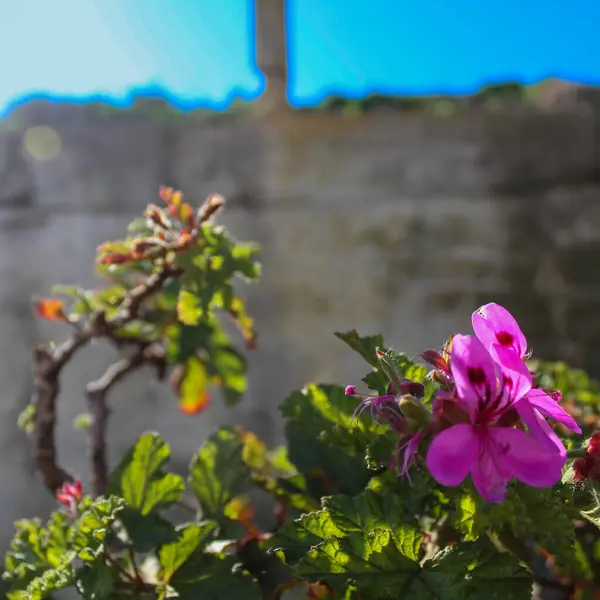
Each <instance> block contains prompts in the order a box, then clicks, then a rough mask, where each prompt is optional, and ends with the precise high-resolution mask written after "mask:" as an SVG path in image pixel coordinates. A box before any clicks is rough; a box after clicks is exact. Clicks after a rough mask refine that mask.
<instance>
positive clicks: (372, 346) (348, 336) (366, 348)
mask: <svg viewBox="0 0 600 600" xmlns="http://www.w3.org/2000/svg"><path fill="white" fill-rule="evenodd" d="M335 336H336V337H338V338H339V339H340V340H342V342H345V343H346V344H348V346H350V348H352V350H354V351H355V352H358V353H359V354H360V355H361V356H362V357H363V358H364V359H365V360H366V361H367V362H368V363H369V364H370V365H371V366H372V367H375V368H377V367H378V366H379V359H378V358H377V354H376V352H375V350H377V348H382V347H383V337H382V336H381V335H372V336H365V337H361V336H360V335H358V332H357V331H356V329H352V330H351V331H347V332H346V333H340V332H336V333H335Z"/></svg>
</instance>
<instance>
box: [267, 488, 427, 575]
mask: <svg viewBox="0 0 600 600" xmlns="http://www.w3.org/2000/svg"><path fill="white" fill-rule="evenodd" d="M416 527H417V521H416V519H415V518H414V517H413V516H412V514H408V513H405V511H404V508H403V505H402V499H401V498H400V496H398V495H395V494H390V493H385V494H379V493H377V492H376V491H373V490H366V491H364V492H363V493H361V494H359V495H358V496H354V497H350V496H342V495H340V496H331V497H328V498H324V499H323V509H322V510H320V511H317V512H312V513H309V514H306V515H302V516H301V517H300V518H299V519H296V520H295V521H292V522H291V523H286V524H285V525H283V527H281V528H280V529H279V530H278V531H277V532H276V533H275V534H274V535H273V536H272V538H271V539H270V540H269V547H271V548H274V549H278V550H280V551H282V552H283V553H284V554H285V559H286V562H287V563H288V564H293V563H294V562H297V561H298V560H300V558H302V556H304V554H306V552H308V550H309V548H310V547H311V546H314V545H316V544H318V543H320V542H322V541H323V540H324V539H327V538H332V537H336V538H343V537H346V536H348V535H352V534H356V533H361V534H364V535H366V534H368V533H372V532H373V531H375V530H379V529H386V530H389V531H390V532H391V535H392V536H393V539H394V541H395V542H396V544H397V545H398V547H399V548H400V549H401V551H402V553H403V554H404V555H406V556H408V557H409V558H411V559H412V560H418V555H419V549H420V546H421V543H422V541H423V536H422V534H421V533H420V532H419V531H417V529H416Z"/></svg>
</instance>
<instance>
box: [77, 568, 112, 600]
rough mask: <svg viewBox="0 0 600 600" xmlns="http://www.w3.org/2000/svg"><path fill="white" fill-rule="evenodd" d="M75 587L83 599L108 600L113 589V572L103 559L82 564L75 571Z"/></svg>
mask: <svg viewBox="0 0 600 600" xmlns="http://www.w3.org/2000/svg"><path fill="white" fill-rule="evenodd" d="M75 575H76V579H77V582H76V587H77V591H78V592H79V593H80V594H81V597H82V598H84V599H85V600H110V599H111V598H113V592H114V590H115V573H113V571H112V569H111V568H110V567H108V566H107V565H106V564H105V563H104V562H103V561H101V560H98V561H96V562H95V563H93V564H91V565H84V566H83V567H80V568H79V569H77V571H76V574H75Z"/></svg>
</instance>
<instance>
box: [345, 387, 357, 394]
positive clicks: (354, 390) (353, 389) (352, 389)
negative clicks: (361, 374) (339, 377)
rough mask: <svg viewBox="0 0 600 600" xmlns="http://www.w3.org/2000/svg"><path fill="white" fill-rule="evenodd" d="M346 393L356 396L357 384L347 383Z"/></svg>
mask: <svg viewBox="0 0 600 600" xmlns="http://www.w3.org/2000/svg"><path fill="white" fill-rule="evenodd" d="M344 394H346V396H355V395H356V386H355V385H347V386H346V389H345V390H344Z"/></svg>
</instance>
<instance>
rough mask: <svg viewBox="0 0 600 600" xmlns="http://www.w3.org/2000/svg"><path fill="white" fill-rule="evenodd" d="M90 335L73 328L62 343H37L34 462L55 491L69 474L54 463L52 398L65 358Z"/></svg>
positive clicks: (56, 393) (87, 339)
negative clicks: (53, 346)
mask: <svg viewBox="0 0 600 600" xmlns="http://www.w3.org/2000/svg"><path fill="white" fill-rule="evenodd" d="M90 338H91V334H90V332H77V333H75V334H73V336H72V337H70V338H69V339H68V340H67V341H66V342H65V343H64V344H62V345H61V346H59V347H58V348H55V349H54V350H53V349H52V348H48V347H45V346H38V347H37V348H36V349H35V351H34V361H35V374H34V375H35V383H34V389H35V397H36V411H35V462H36V466H37V469H38V470H39V471H40V473H41V475H42V478H43V480H44V485H45V486H46V487H47V488H48V489H49V490H50V491H51V492H52V493H53V494H55V493H56V491H57V490H58V489H59V488H60V487H61V486H62V484H63V483H65V481H72V477H71V476H70V475H69V474H68V473H66V472H65V471H64V470H63V469H61V468H60V467H59V466H58V464H57V463H56V446H55V443H54V427H55V425H56V398H57V397H58V394H59V391H60V384H59V374H60V371H61V369H62V368H63V366H64V365H65V364H66V363H67V362H68V361H69V359H70V358H71V357H72V356H73V355H74V354H75V352H77V350H79V349H80V348H81V347H83V346H84V345H85V344H86V343H87V342H88V341H89V340H90Z"/></svg>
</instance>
